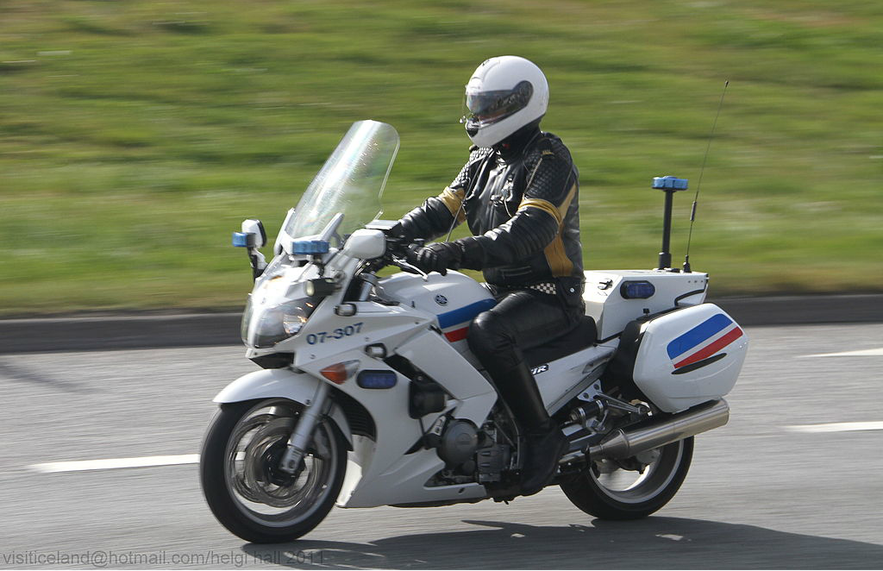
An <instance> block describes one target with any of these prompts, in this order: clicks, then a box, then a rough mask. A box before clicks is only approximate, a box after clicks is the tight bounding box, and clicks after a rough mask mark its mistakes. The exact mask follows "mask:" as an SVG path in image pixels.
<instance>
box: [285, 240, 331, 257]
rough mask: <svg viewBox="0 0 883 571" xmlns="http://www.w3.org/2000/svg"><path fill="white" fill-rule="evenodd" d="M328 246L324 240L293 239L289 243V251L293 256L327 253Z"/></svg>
mask: <svg viewBox="0 0 883 571" xmlns="http://www.w3.org/2000/svg"><path fill="white" fill-rule="evenodd" d="M330 247H331V245H330V244H329V243H328V242H326V241H325V240H295V241H294V242H292V243H291V253H292V254H294V255H295V256H305V255H311V254H327V253H328V249H329V248H330Z"/></svg>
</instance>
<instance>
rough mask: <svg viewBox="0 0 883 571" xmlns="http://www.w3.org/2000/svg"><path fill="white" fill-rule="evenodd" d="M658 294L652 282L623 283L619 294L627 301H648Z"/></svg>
mask: <svg viewBox="0 0 883 571" xmlns="http://www.w3.org/2000/svg"><path fill="white" fill-rule="evenodd" d="M654 293H656V287H655V286H654V285H653V284H651V283H650V282H646V281H640V282H623V284H622V285H621V286H619V294H620V295H621V296H622V297H623V298H625V299H647V298H648V297H652V296H653V294H654Z"/></svg>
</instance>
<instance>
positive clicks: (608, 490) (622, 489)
mask: <svg viewBox="0 0 883 571" xmlns="http://www.w3.org/2000/svg"><path fill="white" fill-rule="evenodd" d="M653 452H654V454H656V455H657V457H656V458H655V460H653V461H652V462H651V463H649V464H648V465H647V466H646V467H645V469H644V473H643V474H639V473H638V472H634V471H631V470H623V469H621V468H620V469H616V470H614V471H612V472H611V471H610V463H609V462H607V463H605V462H603V461H601V462H598V461H595V462H591V463H590V465H589V467H588V468H587V469H586V470H585V471H584V472H583V473H582V474H580V475H579V476H577V477H576V478H574V479H572V480H569V481H567V482H562V483H561V489H562V490H563V491H564V494H565V495H566V496H567V498H568V499H569V500H570V501H571V502H573V504H574V505H575V506H576V507H578V508H579V509H581V510H582V511H584V512H586V513H587V514H590V515H593V516H595V517H598V518H600V519H612V520H630V519H640V518H643V517H647V516H648V515H650V514H652V513H653V512H655V511H657V510H659V509H660V508H662V507H663V506H664V505H665V504H667V503H668V502H669V501H671V499H672V498H673V497H674V495H675V494H676V493H677V491H678V490H679V489H680V487H681V484H682V483H683V482H684V478H686V477H687V471H688V470H689V469H690V462H691V461H692V459H693V437H692V436H691V437H689V438H686V439H684V440H679V441H678V442H674V443H672V444H669V445H667V446H662V447H660V448H657V449H656V450H655V451H653ZM657 453H658V454H657ZM623 479H626V480H628V481H626V482H622V480H623ZM631 480H634V481H633V482H632V481H631Z"/></svg>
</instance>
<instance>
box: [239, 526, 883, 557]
mask: <svg viewBox="0 0 883 571" xmlns="http://www.w3.org/2000/svg"><path fill="white" fill-rule="evenodd" d="M464 522H465V523H468V524H472V525H474V526H476V529H475V530H474V531H463V532H453V533H436V534H420V535H405V536H399V537H388V538H386V539H381V540H379V541H376V542H372V543H367V544H365V543H348V542H345V541H339V542H338V541H299V542H297V543H292V544H287V545H276V546H269V545H256V544H247V545H245V546H244V547H243V550H244V551H245V552H247V553H249V554H250V555H252V556H254V557H260V558H273V556H274V555H275V556H276V557H275V558H274V559H273V560H274V561H279V560H283V561H285V560H288V561H290V562H291V566H292V567H317V566H325V567H335V568H339V567H373V568H377V567H382V568H405V567H407V568H429V569H444V568H466V569H513V568H514V569H577V568H578V569H593V568H604V569H675V568H677V569H696V568H701V569H721V568H745V569H751V568H769V569H792V568H800V569H807V568H824V569H857V568H860V569H868V568H879V566H880V565H881V563H883V546H880V545H875V544H870V543H862V542H859V541H849V540H842V539H830V538H825V537H817V536H811V535H800V534H794V533H784V532H780V531H773V530H770V529H765V528H762V527H755V526H751V525H733V524H725V523H717V522H713V521H702V520H693V519H680V518H664V517H657V518H648V519H645V520H641V521H634V522H608V521H601V520H595V521H593V522H592V526H583V525H573V524H572V525H569V526H562V527H535V526H530V525H522V524H511V523H504V522H497V521H474V520H464ZM305 552H312V553H313V554H314V556H313V563H312V565H310V564H304V565H298V564H297V562H298V559H297V558H296V557H295V556H294V555H295V554H300V556H301V558H300V561H303V553H305ZM280 554H281V555H285V554H287V555H288V556H287V557H279V555H280ZM307 563H309V560H308V561H307Z"/></svg>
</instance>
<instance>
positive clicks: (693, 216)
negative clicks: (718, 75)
mask: <svg viewBox="0 0 883 571" xmlns="http://www.w3.org/2000/svg"><path fill="white" fill-rule="evenodd" d="M729 85H730V80H729V79H728V80H727V81H726V83H724V91H723V93H721V99H720V102H719V103H718V104H717V113H716V114H715V116H714V123H712V124H711V133H709V135H708V145H707V146H706V147H705V158H703V159H702V169H700V170H699V182H698V183H697V184H696V196H694V197H693V208H692V209H691V210H690V233H689V235H688V236H687V255H686V256H684V272H686V273H690V271H691V270H690V242H691V241H692V240H693V223H694V222H696V205H698V204H699V190H700V189H701V188H702V175H703V174H704V173H705V163H706V162H707V161H708V151H709V149H711V141H712V139H713V138H714V129H715V127H717V118H718V117H720V114H721V107H723V106H724V95H726V94H727V86H729Z"/></svg>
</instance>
